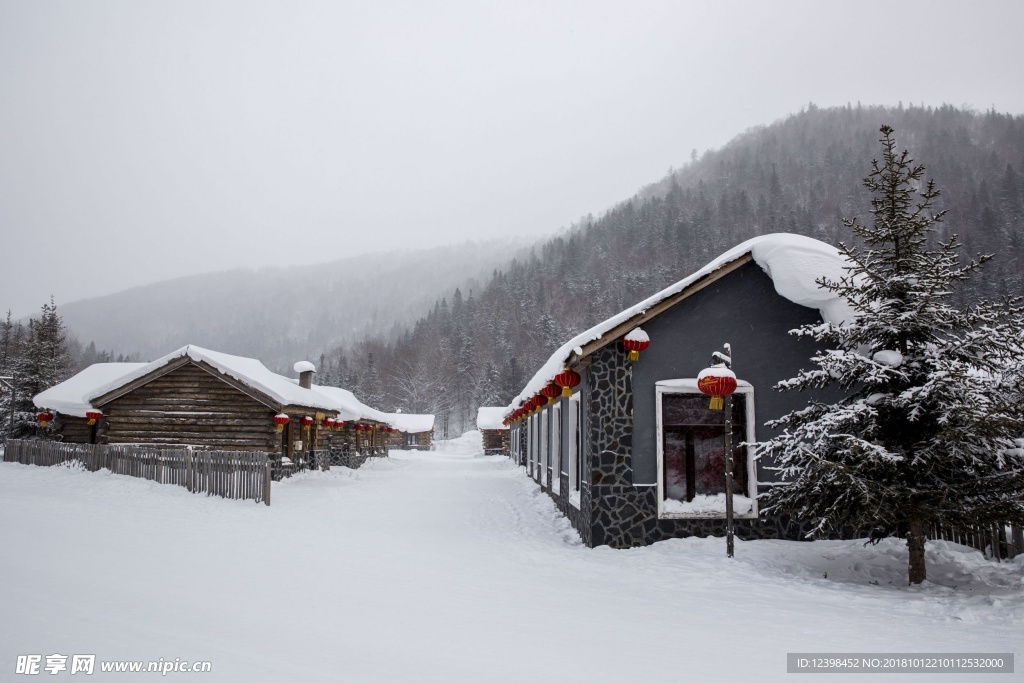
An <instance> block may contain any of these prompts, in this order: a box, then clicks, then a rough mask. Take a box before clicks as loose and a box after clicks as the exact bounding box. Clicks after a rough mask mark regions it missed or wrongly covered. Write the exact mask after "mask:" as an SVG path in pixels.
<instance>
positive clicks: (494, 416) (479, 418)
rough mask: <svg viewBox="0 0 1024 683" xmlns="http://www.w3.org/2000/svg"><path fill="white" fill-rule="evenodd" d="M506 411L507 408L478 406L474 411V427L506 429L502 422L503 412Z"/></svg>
mask: <svg viewBox="0 0 1024 683" xmlns="http://www.w3.org/2000/svg"><path fill="white" fill-rule="evenodd" d="M507 412H508V409H507V408H501V407H498V408H489V407H488V408H480V410H478V411H477V413H476V428H477V429H508V427H506V426H505V425H504V423H502V420H504V419H505V414H506V413H507Z"/></svg>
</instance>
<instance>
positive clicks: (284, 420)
mask: <svg viewBox="0 0 1024 683" xmlns="http://www.w3.org/2000/svg"><path fill="white" fill-rule="evenodd" d="M289 421H290V418H289V417H288V416H287V415H285V414H284V413H278V414H277V415H275V416H274V424H276V425H277V431H279V432H280V431H281V430H283V429H284V426H285V425H286V424H288V422H289Z"/></svg>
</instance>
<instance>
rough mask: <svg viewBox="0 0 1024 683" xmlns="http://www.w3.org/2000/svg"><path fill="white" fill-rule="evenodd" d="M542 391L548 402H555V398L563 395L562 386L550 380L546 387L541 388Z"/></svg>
mask: <svg viewBox="0 0 1024 683" xmlns="http://www.w3.org/2000/svg"><path fill="white" fill-rule="evenodd" d="M540 393H541V394H542V395H543V396H544V398H546V399H547V403H554V402H555V399H556V398H558V397H559V396H560V395H561V393H562V388H561V387H559V386H558V385H557V384H555V383H554V382H548V383H547V384H545V385H544V388H543V389H541V390H540Z"/></svg>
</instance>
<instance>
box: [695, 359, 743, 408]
mask: <svg viewBox="0 0 1024 683" xmlns="http://www.w3.org/2000/svg"><path fill="white" fill-rule="evenodd" d="M697 388H698V389H700V391H701V393H703V394H707V395H708V396H710V397H711V405H710V406H709V407H710V408H711V410H721V409H722V407H723V406H724V405H725V404H724V402H723V401H722V398H723V397H725V396H728V395H729V394H731V393H732V392H734V391H736V375H735V373H733V371H732V370H730V369H729V368H727V367H725V366H724V365H712V366H711V367H710V368H704V369H703V370H701V371H700V374H699V375H697Z"/></svg>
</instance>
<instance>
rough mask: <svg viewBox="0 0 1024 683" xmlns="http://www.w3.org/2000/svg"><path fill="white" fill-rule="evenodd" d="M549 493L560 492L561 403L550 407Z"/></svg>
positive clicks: (557, 402) (556, 402) (558, 402)
mask: <svg viewBox="0 0 1024 683" xmlns="http://www.w3.org/2000/svg"><path fill="white" fill-rule="evenodd" d="M550 432H551V440H550V444H551V457H550V460H551V492H552V493H561V490H562V402H561V401H555V405H553V406H551V429H550Z"/></svg>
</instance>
